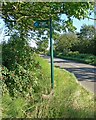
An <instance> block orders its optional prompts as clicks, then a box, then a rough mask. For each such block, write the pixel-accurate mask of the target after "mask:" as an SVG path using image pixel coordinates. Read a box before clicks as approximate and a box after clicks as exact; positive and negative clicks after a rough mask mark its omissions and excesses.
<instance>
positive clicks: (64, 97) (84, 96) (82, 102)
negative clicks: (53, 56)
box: [2, 55, 96, 118]
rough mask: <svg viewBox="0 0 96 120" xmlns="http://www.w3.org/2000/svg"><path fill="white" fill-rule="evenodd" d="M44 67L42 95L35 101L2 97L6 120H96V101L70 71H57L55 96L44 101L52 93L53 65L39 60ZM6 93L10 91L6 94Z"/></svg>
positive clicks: (38, 58)
mask: <svg viewBox="0 0 96 120" xmlns="http://www.w3.org/2000/svg"><path fill="white" fill-rule="evenodd" d="M34 60H36V61H37V62H38V63H39V65H40V66H41V68H40V69H41V71H40V72H41V73H42V77H41V76H40V75H41V74H39V73H38V71H37V72H36V73H35V74H36V76H38V77H39V78H40V79H39V82H40V84H39V87H41V88H42V89H40V91H38V92H37V93H34V94H33V97H32V99H29V98H27V99H26V98H24V97H19V96H18V98H16V99H14V100H12V98H11V97H10V96H9V95H8V94H5V96H3V97H2V107H3V110H4V111H3V118H7V117H9V118H11V117H13V118H94V115H95V113H96V110H95V108H94V106H95V104H96V99H95V96H94V94H92V93H89V92H88V91H87V90H85V89H84V88H83V87H82V86H80V85H79V84H78V83H77V82H76V81H77V80H76V77H75V76H74V75H73V74H72V73H69V72H68V71H66V70H60V69H59V68H55V71H54V72H55V73H54V80H55V81H54V95H52V96H51V97H50V98H48V99H43V98H42V94H45V95H49V94H50V92H51V90H52V89H51V78H50V64H48V61H47V60H44V59H43V58H41V57H39V56H37V55H36V56H35V57H34ZM5 92H6V91H5Z"/></svg>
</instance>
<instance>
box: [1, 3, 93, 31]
mask: <svg viewBox="0 0 96 120" xmlns="http://www.w3.org/2000/svg"><path fill="white" fill-rule="evenodd" d="M93 9H94V3H92V2H7V3H6V4H4V3H3V4H2V15H1V17H2V18H3V19H4V21H5V23H6V26H7V27H8V28H10V29H11V28H12V29H13V28H14V29H18V30H19V31H21V30H22V29H23V31H27V32H28V31H29V30H33V29H34V26H33V24H34V21H36V20H38V19H42V20H44V19H49V17H50V16H51V17H52V19H53V21H54V20H55V21H57V23H58V22H60V15H61V14H65V15H67V18H68V20H64V21H63V23H64V24H63V25H64V26H63V27H69V26H70V27H72V19H73V18H74V17H75V18H78V19H84V18H86V17H88V15H89V13H91V12H92V10H93ZM58 24H59V23H58ZM53 26H54V25H53ZM55 27H56V22H55Z"/></svg>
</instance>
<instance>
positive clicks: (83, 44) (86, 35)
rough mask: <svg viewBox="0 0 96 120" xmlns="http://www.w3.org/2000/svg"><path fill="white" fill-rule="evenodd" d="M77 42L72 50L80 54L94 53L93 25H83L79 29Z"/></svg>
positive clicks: (95, 40)
mask: <svg viewBox="0 0 96 120" xmlns="http://www.w3.org/2000/svg"><path fill="white" fill-rule="evenodd" d="M77 36H78V38H79V42H78V44H77V45H75V46H74V48H73V50H77V51H79V52H80V53H89V54H96V53H95V42H96V39H95V27H94V26H93V25H88V26H87V25H83V26H82V27H81V29H80V33H78V34H77Z"/></svg>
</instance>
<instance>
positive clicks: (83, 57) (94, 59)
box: [55, 52, 96, 65]
mask: <svg viewBox="0 0 96 120" xmlns="http://www.w3.org/2000/svg"><path fill="white" fill-rule="evenodd" d="M74 53H75V52H71V54H68V55H62V54H57V55H55V57H59V58H62V59H69V60H74V61H77V62H81V63H87V64H91V65H96V56H95V55H92V54H80V53H79V54H74Z"/></svg>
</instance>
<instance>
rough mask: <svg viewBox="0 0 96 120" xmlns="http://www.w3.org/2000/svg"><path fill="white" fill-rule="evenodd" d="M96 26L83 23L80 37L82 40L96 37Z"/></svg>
mask: <svg viewBox="0 0 96 120" xmlns="http://www.w3.org/2000/svg"><path fill="white" fill-rule="evenodd" d="M94 34H95V27H94V26H93V25H83V26H82V27H81V29H80V34H79V38H81V39H82V40H85V39H86V40H92V39H94Z"/></svg>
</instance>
